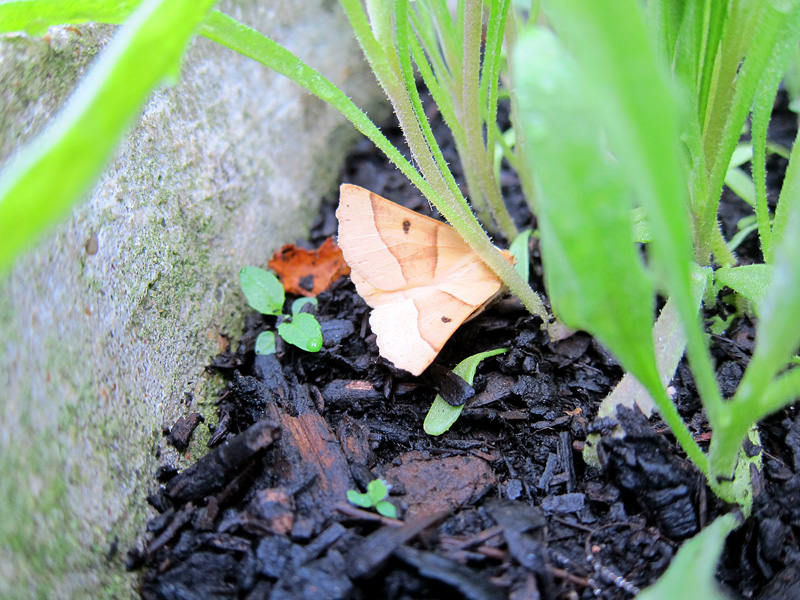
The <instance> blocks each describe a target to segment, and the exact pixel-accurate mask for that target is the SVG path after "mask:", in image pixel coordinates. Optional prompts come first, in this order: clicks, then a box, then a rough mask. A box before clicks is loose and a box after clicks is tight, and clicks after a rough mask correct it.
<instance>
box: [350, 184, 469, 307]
mask: <svg viewBox="0 0 800 600" xmlns="http://www.w3.org/2000/svg"><path fill="white" fill-rule="evenodd" d="M336 217H337V219H338V220H339V247H340V248H341V249H342V253H343V254H344V258H345V261H347V264H348V265H349V266H350V269H351V270H352V271H354V272H355V273H356V274H357V276H358V277H360V278H361V279H362V280H365V281H368V282H369V283H370V284H371V285H372V286H373V287H374V288H375V289H378V290H381V291H394V290H404V289H410V288H415V287H420V286H424V285H428V284H430V283H431V281H432V280H433V278H434V277H436V276H437V274H438V273H440V272H441V271H443V270H447V269H448V267H449V265H452V264H453V263H454V262H455V261H458V260H459V259H460V258H462V257H463V256H464V254H465V253H466V254H470V253H471V254H474V252H473V251H472V249H471V248H470V247H469V245H468V244H467V243H466V242H465V241H464V240H463V239H461V236H459V235H458V233H456V231H455V230H454V229H453V228H452V227H450V226H449V225H446V224H444V223H440V222H439V221H437V220H435V219H431V218H430V217H426V216H424V215H421V214H419V213H416V212H414V211H413V210H409V209H407V208H405V207H403V206H400V205H399V204H395V203H394V202H391V201H390V200H387V199H386V198H383V197H381V196H379V195H378V194H375V193H373V192H370V191H369V190H366V189H364V188H362V187H358V186H356V185H348V184H345V185H342V186H341V192H340V201H339V208H338V209H337V210H336ZM358 291H359V293H361V289H359V290H358ZM362 295H363V294H362ZM364 298H365V299H366V300H367V302H368V303H369V299H368V297H367V296H366V295H364Z"/></svg>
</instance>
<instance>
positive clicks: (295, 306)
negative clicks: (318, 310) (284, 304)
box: [292, 296, 318, 315]
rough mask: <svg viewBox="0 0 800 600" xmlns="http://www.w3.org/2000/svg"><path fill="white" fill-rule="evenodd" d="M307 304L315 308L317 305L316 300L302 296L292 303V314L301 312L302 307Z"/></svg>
mask: <svg viewBox="0 0 800 600" xmlns="http://www.w3.org/2000/svg"><path fill="white" fill-rule="evenodd" d="M307 304H308V305H311V306H313V307H316V306H317V304H318V303H317V299H316V298H309V297H307V296H303V297H302V298H298V299H297V300H295V301H294V302H292V314H293V315H296V314H297V313H299V312H300V311H301V310H303V307H304V306H306V305H307Z"/></svg>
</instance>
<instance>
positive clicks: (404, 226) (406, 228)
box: [403, 219, 411, 233]
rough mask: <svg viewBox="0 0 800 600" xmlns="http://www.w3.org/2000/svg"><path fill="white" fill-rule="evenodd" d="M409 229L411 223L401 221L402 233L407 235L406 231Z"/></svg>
mask: <svg viewBox="0 0 800 600" xmlns="http://www.w3.org/2000/svg"><path fill="white" fill-rule="evenodd" d="M409 229H411V221H409V220H408V219H406V220H405V221H403V233H408V230H409Z"/></svg>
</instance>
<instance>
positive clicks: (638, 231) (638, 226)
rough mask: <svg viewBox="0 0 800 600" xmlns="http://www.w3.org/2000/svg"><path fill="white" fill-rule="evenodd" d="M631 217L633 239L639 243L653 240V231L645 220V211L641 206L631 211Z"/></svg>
mask: <svg viewBox="0 0 800 600" xmlns="http://www.w3.org/2000/svg"><path fill="white" fill-rule="evenodd" d="M631 218H632V219H633V241H635V242H637V243H639V244H646V243H647V242H651V241H653V232H652V231H651V230H650V224H649V223H648V222H647V213H645V212H644V209H643V208H642V207H641V206H640V207H639V208H634V209H633V211H631Z"/></svg>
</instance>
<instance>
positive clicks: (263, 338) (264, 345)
mask: <svg viewBox="0 0 800 600" xmlns="http://www.w3.org/2000/svg"><path fill="white" fill-rule="evenodd" d="M256 354H275V333H274V332H272V331H262V332H261V333H259V334H258V338H256Z"/></svg>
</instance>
